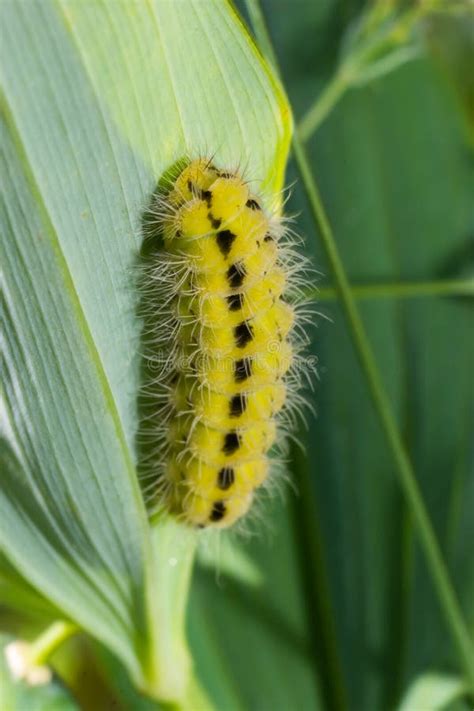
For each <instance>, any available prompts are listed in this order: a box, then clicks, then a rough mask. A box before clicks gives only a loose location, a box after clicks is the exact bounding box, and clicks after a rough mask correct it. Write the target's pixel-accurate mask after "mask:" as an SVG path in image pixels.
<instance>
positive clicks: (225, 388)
mask: <svg viewBox="0 0 474 711" xmlns="http://www.w3.org/2000/svg"><path fill="white" fill-rule="evenodd" d="M153 214H154V216H155V224H154V232H155V231H156V228H158V231H159V233H160V235H161V237H162V244H163V246H162V248H161V250H160V252H159V253H158V254H157V255H155V256H156V263H155V264H154V265H153V267H152V269H151V271H150V279H149V281H148V285H147V293H148V294H149V295H150V299H149V300H150V308H153V310H154V318H155V321H156V331H154V333H153V334H152V335H153V338H154V345H155V348H156V345H157V344H158V345H159V347H160V350H161V353H162V358H161V360H160V363H159V367H158V371H157V376H156V379H155V381H156V382H155V384H156V387H157V391H158V392H157V403H158V407H157V410H156V411H155V413H154V418H155V420H154V432H155V435H156V448H155V451H156V462H155V465H154V466H153V467H152V469H153V472H152V476H151V484H150V487H151V489H150V490H151V494H152V496H155V497H156V496H158V498H159V501H160V503H162V504H164V505H165V506H166V507H167V508H168V509H169V510H170V511H172V512H173V513H175V514H176V515H177V516H178V517H179V518H181V519H182V520H183V521H184V522H186V523H187V524H189V525H191V526H195V527H199V528H204V527H213V528H225V527H228V526H230V525H232V524H233V523H234V522H236V521H237V520H238V519H240V518H241V517H242V516H243V515H244V514H245V513H246V512H247V511H248V509H249V508H250V506H251V504H252V501H253V498H254V493H255V491H256V489H258V488H259V487H260V486H262V485H263V484H264V483H265V482H266V480H267V477H268V474H269V470H270V461H271V460H270V458H269V450H270V449H271V448H272V447H273V446H274V445H275V442H276V441H277V439H281V434H282V431H284V420H283V419H282V417H283V415H282V413H284V412H285V410H286V408H285V403H286V400H287V396H288V387H287V374H288V372H289V371H290V369H291V368H292V365H293V364H294V362H295V359H296V358H297V354H298V352H299V350H300V348H301V342H298V340H297V339H296V340H295V338H294V336H293V334H294V331H293V326H294V322H295V308H294V307H293V306H291V305H290V304H289V303H287V302H286V301H285V300H284V296H285V294H286V293H288V289H289V288H291V286H292V284H293V285H294V284H295V283H296V282H295V279H294V274H295V264H296V265H297V264H298V259H297V258H296V259H295V253H294V251H293V250H292V249H291V246H290V247H288V245H287V244H286V243H284V242H283V240H282V235H283V236H284V229H283V227H282V221H281V219H279V218H277V217H275V216H274V215H270V214H268V212H267V211H266V210H265V209H264V206H263V204H262V201H261V200H260V198H258V197H257V196H255V195H253V194H252V193H251V192H250V190H249V187H248V185H247V183H246V182H245V181H244V180H243V179H242V178H241V177H240V175H239V174H238V173H236V172H234V171H223V170H219V169H218V168H216V167H215V166H214V165H213V164H212V163H211V162H210V161H208V160H205V159H199V160H195V161H192V162H190V163H189V164H188V165H187V167H185V168H184V169H182V170H181V171H180V173H179V174H178V175H177V177H176V179H175V180H174V182H173V183H172V184H171V186H170V189H169V190H167V191H166V192H165V193H164V194H161V195H160V197H159V198H158V199H157V202H156V204H155V205H154V209H153ZM282 428H283V430H282ZM283 433H284V432H283Z"/></svg>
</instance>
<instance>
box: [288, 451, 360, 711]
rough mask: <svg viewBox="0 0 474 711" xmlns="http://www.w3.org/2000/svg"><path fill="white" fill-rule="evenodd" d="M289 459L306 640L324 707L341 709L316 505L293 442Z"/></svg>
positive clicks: (344, 703)
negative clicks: (317, 675)
mask: <svg viewBox="0 0 474 711" xmlns="http://www.w3.org/2000/svg"><path fill="white" fill-rule="evenodd" d="M291 461H292V463H293V473H294V475H295V481H296V485H297V487H298V495H297V496H295V495H293V496H292V497H291V502H290V503H291V513H292V518H293V527H294V530H295V537H296V544H297V555H298V559H299V567H300V571H301V577H302V584H303V590H304V597H305V601H306V608H307V609H306V615H307V619H308V620H309V621H311V622H312V624H309V625H308V626H309V641H310V644H311V647H312V649H313V654H314V657H315V659H316V660H317V662H318V671H319V684H320V686H321V691H322V694H323V696H324V699H325V707H326V708H327V709H328V711H333V710H334V711H337V710H341V711H342V710H343V709H346V708H347V706H348V704H347V698H346V690H345V685H344V677H343V673H342V668H341V663H340V660H339V652H338V648H337V634H336V629H335V618H334V610H333V605H332V600H331V595H330V590H329V581H328V576H327V566H326V561H325V557H324V546H323V542H322V534H321V530H320V526H319V518H320V517H319V513H318V505H317V501H316V499H315V491H314V486H313V484H312V481H311V475H310V472H309V470H308V461H307V458H306V457H305V456H304V454H303V452H302V451H301V449H300V448H299V447H298V446H296V445H292V448H291Z"/></svg>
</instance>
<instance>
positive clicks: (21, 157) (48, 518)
mask: <svg viewBox="0 0 474 711" xmlns="http://www.w3.org/2000/svg"><path fill="white" fill-rule="evenodd" d="M1 22H2V27H3V28H6V31H4V32H3V36H2V40H3V41H2V47H1V53H2V57H1V59H2V92H3V94H2V116H3V119H2V121H3V123H2V146H3V157H2V161H3V162H2V171H3V174H4V175H5V176H6V178H7V181H6V182H7V185H6V191H5V194H4V202H3V206H2V235H3V242H2V263H3V265H4V267H5V285H4V307H5V317H6V360H5V362H6V376H5V394H6V398H5V408H4V413H5V417H4V428H3V431H4V436H3V443H2V450H1V460H2V468H3V471H4V475H3V486H2V492H1V494H0V541H1V545H2V547H3V548H4V552H5V554H6V556H7V557H8V558H9V560H10V561H11V562H12V563H13V564H14V565H15V566H16V567H17V568H18V570H19V571H20V573H21V574H22V575H23V576H24V578H25V579H26V580H28V581H29V582H30V583H31V584H32V585H34V586H35V587H37V588H38V590H39V591H40V592H41V593H42V594H43V595H45V596H46V597H47V598H49V599H50V600H51V601H52V602H53V603H54V605H56V606H57V607H58V608H59V609H60V610H61V611H62V614H63V615H66V616H68V617H69V618H71V619H72V620H74V621H76V622H77V623H78V624H79V625H80V626H82V627H83V628H84V629H85V630H87V631H88V632H89V633H91V634H92V635H94V636H95V637H97V638H98V639H100V640H101V641H102V642H103V643H105V644H106V645H107V646H108V647H109V648H110V649H111V650H112V651H113V652H114V653H115V654H116V655H117V656H119V657H120V659H121V660H122V662H123V663H124V664H125V665H126V667H127V668H128V671H129V672H130V673H131V674H132V676H133V677H134V679H135V682H136V683H138V684H139V685H140V686H142V687H145V688H147V689H148V690H149V691H150V690H151V692H153V693H155V694H157V693H158V694H160V695H165V696H169V697H173V696H176V695H177V694H178V693H180V691H179V690H180V689H181V690H182V686H183V679H182V678H177V679H174V680H170V679H169V678H168V677H167V673H166V670H163V668H162V665H160V667H159V668H158V667H157V664H156V662H157V655H158V656H159V655H160V652H159V649H160V639H161V638H162V637H164V636H165V635H166V634H167V633H170V629H171V630H174V632H175V633H176V634H177V632H179V634H180V635H181V636H180V637H179V639H177V641H176V645H177V647H179V649H180V653H182V654H185V648H184V642H183V640H182V633H181V632H180V631H179V630H178V631H177V630H176V629H175V628H176V626H178V627H179V619H182V611H181V617H180V618H176V619H175V618H173V616H172V613H173V606H172V603H173V598H172V596H171V594H172V591H173V587H172V586H173V585H174V584H175V583H174V582H173V579H172V576H171V582H169V576H167V575H166V574H165V570H166V569H165V568H163V567H162V569H161V570H160V569H157V565H161V563H160V561H162V558H163V556H165V555H167V554H170V549H171V551H172V550H173V546H174V540H171V542H170V540H169V537H167V534H166V530H167V525H166V524H165V526H164V529H163V530H164V531H165V533H164V534H163V540H164V541H168V543H166V544H163V547H161V545H162V544H161V539H160V531H161V529H160V528H158V529H157V532H156V536H157V540H155V542H153V543H152V540H151V537H150V532H149V529H148V524H147V522H146V514H145V509H144V505H143V501H142V497H141V494H140V491H139V487H138V483H137V478H136V471H135V465H136V452H135V436H136V429H137V405H136V399H137V392H138V386H139V365H140V356H139V353H140V322H139V319H138V318H137V315H136V294H135V293H134V276H133V267H134V265H135V263H136V260H137V255H138V251H139V248H140V245H141V242H142V239H143V237H142V234H141V222H142V217H143V212H144V210H145V209H146V207H147V205H148V203H149V200H150V197H151V194H152V192H153V190H154V188H155V186H156V184H157V181H158V180H159V178H160V177H161V175H162V174H163V172H164V171H165V170H166V169H167V168H169V167H170V165H171V164H172V163H173V162H174V161H175V160H176V159H178V158H180V157H181V156H183V155H184V154H186V153H191V154H194V153H199V152H203V151H207V152H210V153H212V154H213V155H215V156H216V160H219V161H220V162H221V163H222V164H226V165H227V164H229V165H231V166H234V165H237V164H238V163H241V164H244V165H246V166H247V168H248V173H249V175H250V176H251V177H254V178H255V179H256V180H257V181H259V182H260V183H261V184H262V185H263V186H266V187H267V188H268V189H272V190H275V189H277V190H279V189H280V188H281V182H282V177H283V169H284V165H285V158H286V151H287V147H288V141H289V133H290V114H289V109H288V106H287V103H286V100H285V98H284V95H283V94H282V92H281V90H280V88H279V87H278V85H277V84H276V82H275V80H274V79H273V78H272V76H271V75H270V73H269V72H268V70H267V69H266V67H265V66H264V64H263V62H262V60H261V58H260V56H259V55H258V53H257V52H256V50H255V49H254V47H253V45H252V44H251V42H250V40H249V38H248V36H247V34H246V33H245V31H244V30H243V27H242V26H241V24H240V23H239V21H238V19H237V17H236V15H235V14H234V12H233V10H232V9H231V8H230V7H229V5H228V4H227V3H226V2H223V1H221V0H209V1H208V2H206V3H202V2H197V1H193V0H190V1H189V2H186V3H181V2H164V1H163V0H150V1H149V2H143V3H130V2H127V1H125V0H124V1H119V2H114V3H110V2H106V1H105V0H102V1H99V2H94V3H82V2H72V3H71V2H66V1H61V2H52V0H45V2H41V3H22V2H20V3H18V2H13V1H9V2H4V3H2V5H1ZM154 535H155V534H154ZM156 536H155V538H156ZM176 545H177V546H178V548H179V545H180V542H179V541H178V542H177V543H176ZM193 545H194V543H193V542H192V541H191V542H189V543H188V544H187V546H188V547H187V551H180V554H181V553H182V560H183V561H184V562H183V566H184V567H183V570H184V572H183V577H182V580H186V579H187V570H188V568H187V566H188V564H189V563H188V560H189V554H190V552H191V551H192V548H193ZM152 548H154V549H156V550H155V551H154V552H152ZM178 560H181V558H179V557H178ZM181 582H182V581H181ZM168 584H169V586H170V587H168ZM183 594H184V592H183ZM168 604H171V608H167V607H166V606H167V605H168ZM179 605H180V606H181V607H182V599H180V602H179ZM163 606H164V607H163ZM163 609H170V613H169V615H168V618H167V620H166V619H165V620H164V622H165V625H166V624H167V625H168V628H167V627H166V626H165V627H164V628H163V629H161V628H160V629H158V630H157V625H156V620H158V619H160V620H162V618H160V614H161V615H162V617H163ZM170 615H171V618H170ZM170 619H172V620H174V622H171V621H170ZM170 625H171V628H170ZM173 625H174V626H173ZM161 644H162V641H161ZM161 661H163V659H162V660H161ZM172 666H173V659H169V660H168V671H169V668H170V667H172ZM175 666H176V667H177V668H176V671H175V675H176V677H179V676H180V668H179V665H178V664H177V665H175ZM185 672H186V669H182V670H181V676H182V675H183V674H184V673H185Z"/></svg>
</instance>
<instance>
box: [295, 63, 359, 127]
mask: <svg viewBox="0 0 474 711" xmlns="http://www.w3.org/2000/svg"><path fill="white" fill-rule="evenodd" d="M348 88H349V83H348V81H347V78H346V75H345V74H344V72H342V71H338V72H336V74H335V75H334V77H333V78H332V79H331V81H330V82H329V84H327V86H326V87H325V88H324V89H323V90H322V92H321V93H320V94H319V95H318V97H317V98H316V99H315V101H314V102H313V104H312V105H311V106H310V108H309V109H308V111H307V112H306V113H305V115H304V116H303V118H302V119H301V121H300V123H299V133H300V136H301V139H302V140H303V141H307V140H308V139H309V138H310V137H311V136H312V134H313V133H314V132H315V131H316V130H317V129H318V128H319V127H320V126H321V124H322V123H323V121H324V120H325V119H326V118H327V116H329V114H330V113H331V111H332V110H333V108H334V107H335V105H336V104H337V102H338V101H339V99H340V98H341V97H342V95H343V94H344V93H345V91H346V90H347V89H348Z"/></svg>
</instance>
